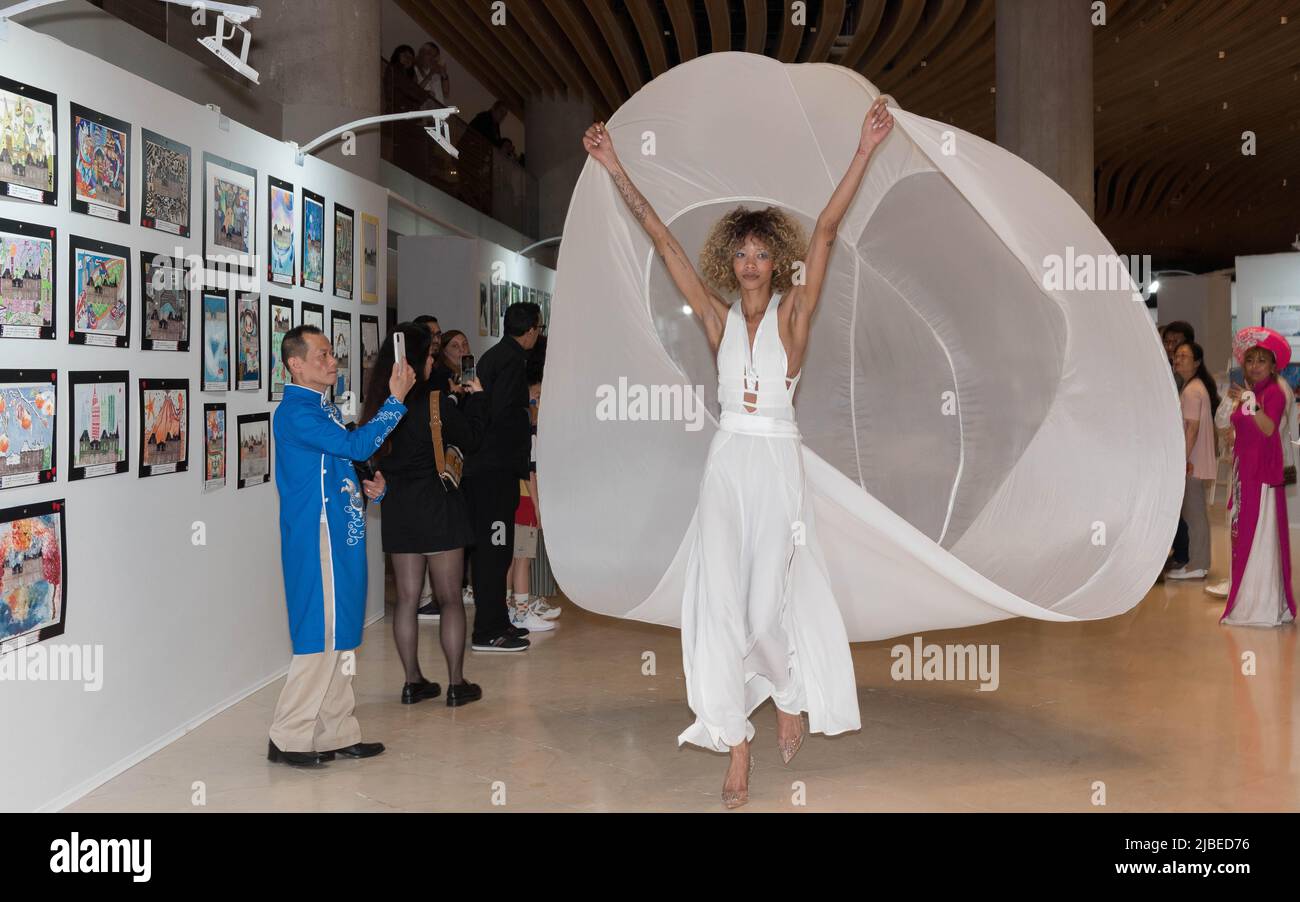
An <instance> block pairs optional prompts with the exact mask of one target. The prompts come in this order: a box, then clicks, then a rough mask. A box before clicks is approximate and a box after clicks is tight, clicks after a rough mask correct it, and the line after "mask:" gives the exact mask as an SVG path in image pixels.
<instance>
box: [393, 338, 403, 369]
mask: <svg viewBox="0 0 1300 902" xmlns="http://www.w3.org/2000/svg"><path fill="white" fill-rule="evenodd" d="M405 359H406V336H405V335H404V334H403V333H401V332H394V333H393V363H401V362H402V361H403V360H405Z"/></svg>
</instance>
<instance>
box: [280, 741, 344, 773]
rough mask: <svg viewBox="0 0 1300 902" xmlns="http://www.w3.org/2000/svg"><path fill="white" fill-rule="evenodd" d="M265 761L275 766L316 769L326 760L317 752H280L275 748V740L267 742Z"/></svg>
mask: <svg viewBox="0 0 1300 902" xmlns="http://www.w3.org/2000/svg"><path fill="white" fill-rule="evenodd" d="M331 757H332V756H331ZM266 760H267V761H271V762H273V763H275V764H290V765H292V766H294V767H316V766H317V765H319V764H320V763H321V762H322V761H325V760H328V759H325V758H322V757H321V755H320V753H319V752H282V751H280V750H279V749H278V748H276V746H275V740H267V743H266Z"/></svg>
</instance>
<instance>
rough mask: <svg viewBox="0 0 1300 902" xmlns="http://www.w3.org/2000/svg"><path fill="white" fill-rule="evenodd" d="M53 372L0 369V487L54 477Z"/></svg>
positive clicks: (26, 483) (54, 375)
mask: <svg viewBox="0 0 1300 902" xmlns="http://www.w3.org/2000/svg"><path fill="white" fill-rule="evenodd" d="M56 380H57V374H56V373H54V372H51V371H49V370H44V371H41V372H39V373H38V372H37V371H35V370H0V489H9V488H14V487H16V486H22V485H35V484H36V483H39V482H49V481H50V480H52V479H53V478H54V471H55V470H54V444H55V416H54V407H55V401H56V399H57V398H58V389H57V382H56Z"/></svg>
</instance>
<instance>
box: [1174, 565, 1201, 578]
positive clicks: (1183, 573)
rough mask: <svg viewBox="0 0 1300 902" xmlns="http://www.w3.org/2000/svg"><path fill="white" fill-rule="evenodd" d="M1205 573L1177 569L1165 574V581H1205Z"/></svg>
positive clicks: (1182, 568)
mask: <svg viewBox="0 0 1300 902" xmlns="http://www.w3.org/2000/svg"><path fill="white" fill-rule="evenodd" d="M1205 573H1206V571H1204V570H1188V569H1187V568H1186V567H1179V568H1178V569H1177V570H1170V571H1169V572H1168V573H1166V574H1165V579H1205Z"/></svg>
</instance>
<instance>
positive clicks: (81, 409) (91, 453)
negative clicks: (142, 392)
mask: <svg viewBox="0 0 1300 902" xmlns="http://www.w3.org/2000/svg"><path fill="white" fill-rule="evenodd" d="M130 380H131V374H130V373H129V372H127V371H126V370H89V371H82V372H78V371H76V370H74V371H72V372H70V373H68V401H69V403H70V406H71V407H72V416H70V417H69V418H68V479H70V480H71V479H93V478H95V477H96V476H111V475H113V474H115V473H125V472H126V471H127V470H129V469H130V468H131V393H130V392H131V389H130V385H129V383H130Z"/></svg>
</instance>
